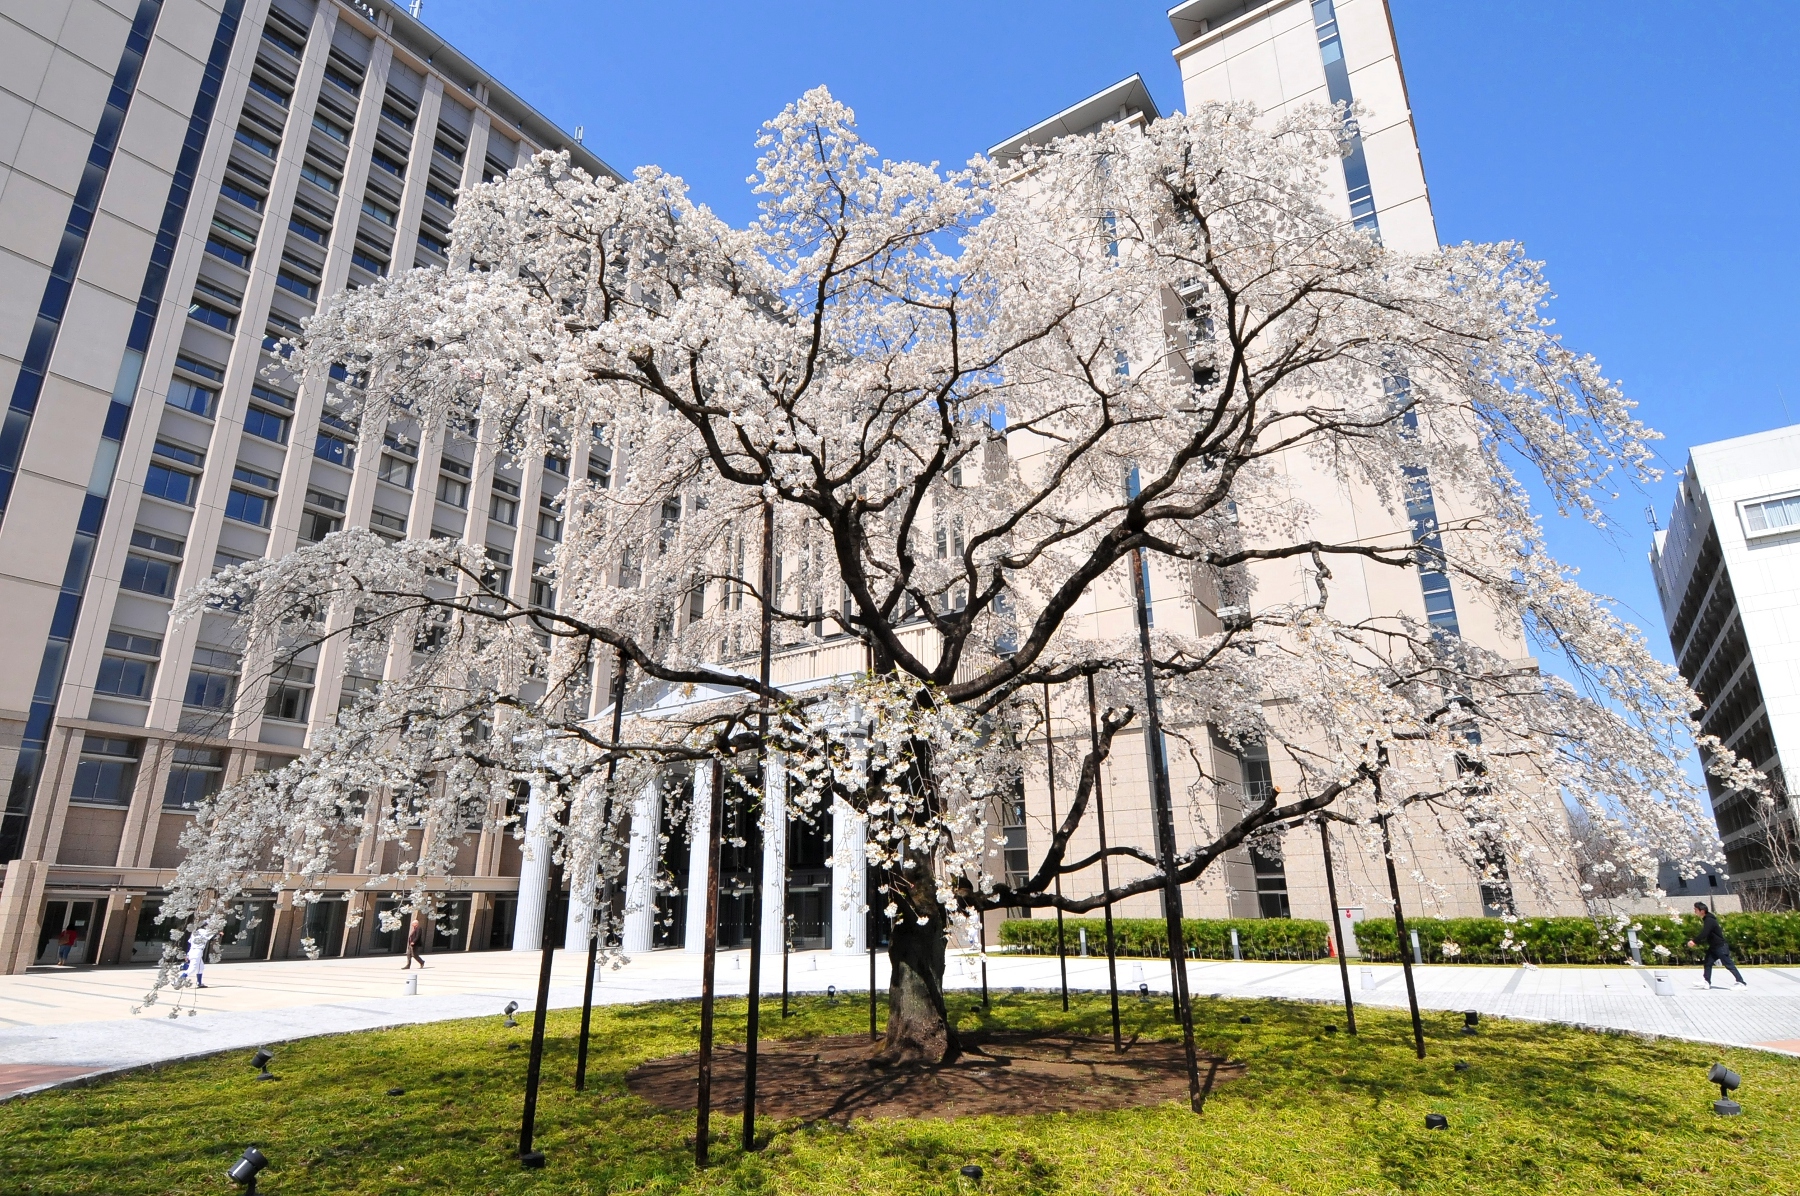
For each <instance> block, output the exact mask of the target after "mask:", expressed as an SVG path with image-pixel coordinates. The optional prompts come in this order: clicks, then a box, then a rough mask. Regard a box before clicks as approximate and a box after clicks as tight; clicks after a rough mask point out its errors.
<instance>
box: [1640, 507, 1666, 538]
mask: <svg viewBox="0 0 1800 1196" xmlns="http://www.w3.org/2000/svg"><path fill="white" fill-rule="evenodd" d="M1644 519H1645V521H1646V522H1648V523H1649V524H1650V530H1651V531H1653V532H1660V531H1661V530H1662V525H1661V524H1659V523H1657V522H1656V504H1655V503H1646V504H1645V505H1644Z"/></svg>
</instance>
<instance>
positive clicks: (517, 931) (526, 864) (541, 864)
mask: <svg viewBox="0 0 1800 1196" xmlns="http://www.w3.org/2000/svg"><path fill="white" fill-rule="evenodd" d="M544 818H545V811H544V795H543V793H542V792H541V791H540V790H539V789H538V785H537V782H536V781H533V782H532V783H531V804H530V805H528V806H526V807H525V845H524V851H523V853H522V858H521V859H520V860H519V908H518V911H517V912H516V913H515V914H514V915H513V944H512V945H513V950H514V951H537V950H541V949H542V948H543V945H544V890H546V889H548V888H549V887H550V838H549V836H548V835H546V834H545V833H544Z"/></svg>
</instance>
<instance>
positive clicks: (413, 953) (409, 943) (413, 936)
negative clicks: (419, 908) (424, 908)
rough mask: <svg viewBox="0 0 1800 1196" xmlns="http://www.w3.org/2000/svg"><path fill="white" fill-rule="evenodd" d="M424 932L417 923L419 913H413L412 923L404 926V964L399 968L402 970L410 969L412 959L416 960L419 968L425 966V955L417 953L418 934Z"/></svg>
mask: <svg viewBox="0 0 1800 1196" xmlns="http://www.w3.org/2000/svg"><path fill="white" fill-rule="evenodd" d="M424 933H425V928H424V927H423V926H421V925H420V924H419V915H418V914H414V915H413V916H412V925H410V926H408V927H407V928H406V965H405V966H404V967H402V968H401V969H400V970H401V971H402V972H404V971H407V970H408V969H410V968H411V967H412V966H413V961H414V960H417V961H418V964H419V966H420V967H421V968H422V967H424V966H425V957H424V956H422V955H420V954H419V936H420V935H422V934H424Z"/></svg>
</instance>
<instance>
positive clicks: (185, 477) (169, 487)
mask: <svg viewBox="0 0 1800 1196" xmlns="http://www.w3.org/2000/svg"><path fill="white" fill-rule="evenodd" d="M199 484H200V479H199V477H198V476H196V475H194V474H191V473H183V472H182V471H181V470H179V469H170V468H169V467H168V466H167V465H157V464H155V463H152V464H151V466H150V468H149V470H148V472H146V473H145V475H144V493H145V494H148V495H150V496H151V497H152V498H160V499H162V500H163V501H164V502H172V503H178V504H180V505H181V506H184V507H191V506H193V505H194V492H195V491H196V490H197V489H199Z"/></svg>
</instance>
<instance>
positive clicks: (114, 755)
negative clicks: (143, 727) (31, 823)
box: [69, 735, 138, 806]
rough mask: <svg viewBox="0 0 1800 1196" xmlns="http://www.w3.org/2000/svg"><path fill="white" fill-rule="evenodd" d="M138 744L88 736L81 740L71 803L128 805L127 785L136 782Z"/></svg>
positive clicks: (129, 797)
mask: <svg viewBox="0 0 1800 1196" xmlns="http://www.w3.org/2000/svg"><path fill="white" fill-rule="evenodd" d="M137 762H138V745H137V744H136V743H134V742H133V741H131V740H129V739H112V738H109V737H106V736H101V735H89V736H86V737H85V738H83V739H82V741H81V758H80V760H79V761H77V763H76V765H75V788H74V791H73V792H72V793H71V794H70V795H69V796H70V797H71V798H73V799H74V800H75V801H83V802H93V803H95V804H97V805H104V806H128V805H130V804H131V786H132V782H133V781H135V780H136V779H137Z"/></svg>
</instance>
